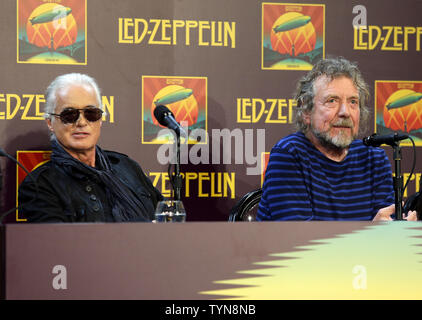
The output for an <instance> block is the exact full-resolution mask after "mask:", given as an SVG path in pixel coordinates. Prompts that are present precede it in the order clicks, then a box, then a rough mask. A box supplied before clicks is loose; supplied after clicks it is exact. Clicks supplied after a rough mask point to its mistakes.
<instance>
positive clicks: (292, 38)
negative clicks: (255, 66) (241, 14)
mask: <svg viewBox="0 0 422 320" xmlns="http://www.w3.org/2000/svg"><path fill="white" fill-rule="evenodd" d="M324 12H325V5H313V4H284V3H263V4H262V16H263V18H262V61H261V67H262V69H272V70H311V69H312V67H313V65H314V64H315V63H316V62H317V61H319V60H321V59H323V58H324V41H325V40H324V36H325V35H324V28H325V16H324V15H325V13H324Z"/></svg>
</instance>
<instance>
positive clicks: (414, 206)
mask: <svg viewBox="0 0 422 320" xmlns="http://www.w3.org/2000/svg"><path fill="white" fill-rule="evenodd" d="M414 210H416V213H417V217H418V220H422V191H419V192H416V193H414V194H412V195H411V196H410V197H408V198H407V199H406V202H405V203H404V206H403V212H404V213H406V214H407V212H408V211H414Z"/></svg>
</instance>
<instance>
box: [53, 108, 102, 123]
mask: <svg viewBox="0 0 422 320" xmlns="http://www.w3.org/2000/svg"><path fill="white" fill-rule="evenodd" d="M81 111H82V112H83V113H84V117H85V119H86V120H88V121H89V122H95V121H98V120H100V119H101V117H102V115H103V112H104V111H103V110H101V109H100V108H94V107H88V108H84V109H75V108H66V109H64V110H63V111H62V112H60V114H57V113H50V115H52V116H56V117H59V118H60V120H61V122H63V123H75V122H76V121H78V119H79V114H80V112H81Z"/></svg>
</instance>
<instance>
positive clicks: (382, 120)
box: [375, 81, 422, 146]
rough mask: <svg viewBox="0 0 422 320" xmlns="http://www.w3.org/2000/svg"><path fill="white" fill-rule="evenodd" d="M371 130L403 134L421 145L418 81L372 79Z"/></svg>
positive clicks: (421, 109) (421, 107)
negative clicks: (372, 122) (373, 81)
mask: <svg viewBox="0 0 422 320" xmlns="http://www.w3.org/2000/svg"><path fill="white" fill-rule="evenodd" d="M375 131H376V132H377V133H378V134H390V133H393V132H399V133H406V134H409V135H410V136H411V137H412V138H413V140H414V141H415V144H416V145H417V146H422V81H409V82H406V81H375ZM401 145H403V146H411V145H412V144H411V141H409V140H403V141H402V142H401Z"/></svg>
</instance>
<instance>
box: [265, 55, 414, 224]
mask: <svg viewBox="0 0 422 320" xmlns="http://www.w3.org/2000/svg"><path fill="white" fill-rule="evenodd" d="M296 99H297V110H296V127H297V129H298V132H296V133H294V134H291V135H288V136H287V137H284V138H283V139H281V140H280V141H279V142H278V143H277V144H276V145H275V146H274V147H273V149H272V150H271V154H270V160H269V163H268V166H267V169H266V173H265V181H264V185H263V193H262V198H261V202H260V204H259V209H258V215H257V220H391V219H392V218H391V215H392V214H393V213H394V212H395V208H394V191H393V181H392V172H391V166H390V162H389V160H388V158H387V156H386V154H385V152H384V150H383V149H381V148H374V147H367V146H365V145H364V144H363V142H362V141H361V140H357V137H358V134H359V129H360V128H361V127H363V123H364V122H365V121H366V120H367V118H368V114H369V112H368V107H367V104H368V99H369V90H368V85H367V84H366V83H365V81H364V79H363V77H362V74H361V72H360V71H359V69H358V67H357V65H356V64H354V63H351V62H350V61H348V60H346V59H344V58H333V59H324V60H320V61H319V62H318V63H317V64H316V65H315V66H314V67H313V69H312V70H311V71H310V72H309V73H308V74H306V75H305V76H304V77H303V78H302V79H301V80H300V81H299V83H298V85H297V92H296ZM407 219H408V220H415V219H416V212H411V213H410V214H409V216H408V217H407Z"/></svg>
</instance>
